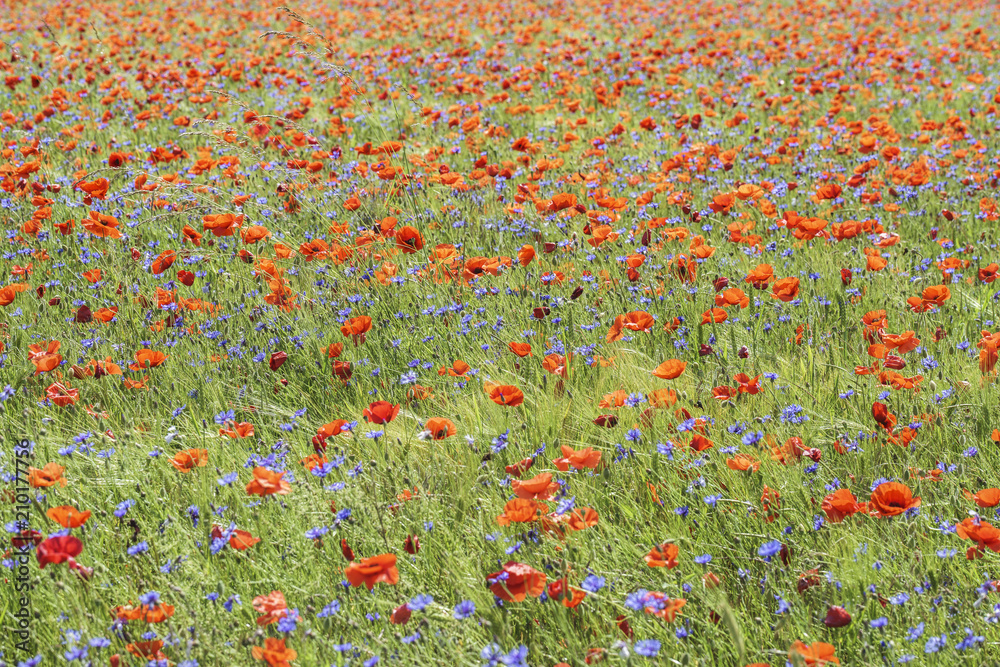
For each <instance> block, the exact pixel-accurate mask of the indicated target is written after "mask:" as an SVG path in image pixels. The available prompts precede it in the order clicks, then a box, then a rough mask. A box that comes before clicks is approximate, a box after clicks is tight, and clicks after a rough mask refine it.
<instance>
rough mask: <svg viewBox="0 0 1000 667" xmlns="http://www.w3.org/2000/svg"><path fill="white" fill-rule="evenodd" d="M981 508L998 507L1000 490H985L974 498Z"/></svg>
mask: <svg viewBox="0 0 1000 667" xmlns="http://www.w3.org/2000/svg"><path fill="white" fill-rule="evenodd" d="M972 499H973V500H975V501H976V504H977V505H979V506H980V507H984V508H988V507H996V506H997V505H1000V489H996V488H993V489H983V490H982V491H979V492H978V493H976V495H974V496H973V497H972Z"/></svg>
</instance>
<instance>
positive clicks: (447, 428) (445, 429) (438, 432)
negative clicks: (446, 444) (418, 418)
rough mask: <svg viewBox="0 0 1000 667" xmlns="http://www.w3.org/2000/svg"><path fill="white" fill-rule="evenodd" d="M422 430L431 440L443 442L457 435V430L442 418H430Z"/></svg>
mask: <svg viewBox="0 0 1000 667" xmlns="http://www.w3.org/2000/svg"><path fill="white" fill-rule="evenodd" d="M424 428H425V429H426V431H427V432H428V433H430V436H431V438H432V439H433V440H444V439H445V438H450V437H451V436H453V435H455V434H457V433H458V429H457V428H456V427H455V424H454V423H453V422H452V421H451V420H450V419H445V418H444V417H431V418H430V419H428V420H427V423H426V424H424Z"/></svg>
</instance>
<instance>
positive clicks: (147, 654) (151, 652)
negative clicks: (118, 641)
mask: <svg viewBox="0 0 1000 667" xmlns="http://www.w3.org/2000/svg"><path fill="white" fill-rule="evenodd" d="M162 648H163V640H162V639H153V640H150V641H146V642H133V643H131V644H126V645H125V650H127V651H128V652H129V653H131V654H132V655H134V656H135V657H137V658H142V659H144V660H146V661H147V662H149V661H153V660H156V661H160V660H163V661H166V660H167V656H166V654H164V653H163V651H161V650H160V649H162Z"/></svg>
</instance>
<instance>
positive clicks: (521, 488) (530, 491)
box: [510, 472, 559, 500]
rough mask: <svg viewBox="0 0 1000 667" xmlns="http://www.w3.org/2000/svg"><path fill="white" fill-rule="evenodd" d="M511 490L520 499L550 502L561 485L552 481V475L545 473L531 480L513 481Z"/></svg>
mask: <svg viewBox="0 0 1000 667" xmlns="http://www.w3.org/2000/svg"><path fill="white" fill-rule="evenodd" d="M510 488H511V490H512V491H513V492H514V495H516V496H517V497H518V498H524V499H527V500H548V499H549V498H551V497H552V494H554V493H555V492H556V491H557V490H558V489H559V483H558V482H555V481H553V480H552V473H550V472H543V473H541V474H539V475H535V476H534V477H532V478H531V479H526V480H520V479H515V480H511V483H510Z"/></svg>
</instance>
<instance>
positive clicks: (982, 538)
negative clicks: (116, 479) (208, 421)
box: [43, 517, 1000, 560]
mask: <svg viewBox="0 0 1000 667" xmlns="http://www.w3.org/2000/svg"><path fill="white" fill-rule="evenodd" d="M955 533H956V534H957V535H958V536H959V537H961V538H962V539H963V540H972V541H973V542H975V543H976V544H975V546H973V547H969V550H968V551H967V552H966V554H965V557H966V558H967V559H968V560H974V559H976V558H982V556H983V552H984V551H986V549H989V550H990V551H995V552H1000V530H998V529H997V528H996V527H995V526H993V524H990V523H987V522H985V521H981V520H980V519H979V518H978V517H968V518H967V519H965V520H964V521H962V522H961V523H959V524H957V525H956V526H955ZM43 544H44V543H43Z"/></svg>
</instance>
